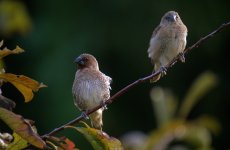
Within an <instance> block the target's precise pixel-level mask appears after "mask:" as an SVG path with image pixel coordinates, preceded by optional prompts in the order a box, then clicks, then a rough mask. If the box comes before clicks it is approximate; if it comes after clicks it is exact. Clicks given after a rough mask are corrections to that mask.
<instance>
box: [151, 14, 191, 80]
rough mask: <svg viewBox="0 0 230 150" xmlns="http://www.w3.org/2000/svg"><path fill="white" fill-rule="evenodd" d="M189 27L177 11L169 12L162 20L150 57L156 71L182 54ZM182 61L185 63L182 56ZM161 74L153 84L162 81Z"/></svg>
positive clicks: (154, 33) (156, 29) (153, 35)
mask: <svg viewBox="0 0 230 150" xmlns="http://www.w3.org/2000/svg"><path fill="white" fill-rule="evenodd" d="M186 36H187V27H186V26H185V25H184V24H183V22H182V20H181V18H180V16H179V15H178V13H177V12H175V11H169V12H167V13H165V15H164V16H163V17H162V18H161V22H160V24H159V25H158V26H157V27H156V28H155V30H154V31H153V34H152V37H151V40H150V43H149V48H148V57H149V58H151V61H152V63H153V64H154V71H156V70H158V69H159V68H160V67H163V66H165V65H167V64H168V63H169V62H170V61H171V60H172V59H173V58H174V57H176V56H177V55H178V54H179V53H182V52H183V51H184V49H185V46H186ZM180 60H181V61H182V62H184V61H185V59H184V56H183V55H181V57H180ZM160 77H161V74H159V75H158V76H157V77H154V78H153V79H152V80H151V82H156V81H158V80H159V79H160Z"/></svg>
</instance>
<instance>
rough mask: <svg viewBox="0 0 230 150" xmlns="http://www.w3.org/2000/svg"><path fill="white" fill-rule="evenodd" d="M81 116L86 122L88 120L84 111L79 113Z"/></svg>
mask: <svg viewBox="0 0 230 150" xmlns="http://www.w3.org/2000/svg"><path fill="white" fill-rule="evenodd" d="M81 116H82V117H83V118H84V119H86V120H88V119H89V116H88V115H87V113H86V111H83V112H82V113H81Z"/></svg>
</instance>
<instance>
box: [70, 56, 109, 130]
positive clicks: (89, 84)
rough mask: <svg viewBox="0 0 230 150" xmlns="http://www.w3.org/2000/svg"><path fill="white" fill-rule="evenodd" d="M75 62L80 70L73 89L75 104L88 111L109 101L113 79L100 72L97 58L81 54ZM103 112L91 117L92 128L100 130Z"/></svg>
mask: <svg viewBox="0 0 230 150" xmlns="http://www.w3.org/2000/svg"><path fill="white" fill-rule="evenodd" d="M75 62H76V63H77V66H78V70H77V72H76V75H75V79H74V82H73V87H72V93H73V98H74V104H75V105H76V106H77V107H78V108H79V109H80V110H81V111H88V110H90V109H92V108H94V107H96V106H97V105H100V104H101V103H103V102H104V101H106V100H107V99H109V97H110V89H111V87H110V83H111V80H112V79H111V78H110V77H108V76H106V75H105V74H103V73H102V72H101V71H100V70H99V66H98V62H97V60H96V58H95V57H94V56H92V55H90V54H81V55H80V56H79V57H77V58H76V59H75ZM103 110H104V108H101V109H99V110H97V111H95V112H94V113H92V114H90V115H89V117H90V119H91V124H92V126H93V127H94V128H97V129H100V130H102V124H103V122H102V112H103Z"/></svg>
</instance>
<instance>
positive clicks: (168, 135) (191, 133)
mask: <svg viewBox="0 0 230 150" xmlns="http://www.w3.org/2000/svg"><path fill="white" fill-rule="evenodd" d="M216 85H217V77H216V75H214V74H213V73H212V72H210V71H207V72H204V73H203V74H201V75H200V76H199V77H198V78H197V79H196V80H195V81H194V83H193V84H192V86H191V88H190V90H189V91H188V93H187V95H186V97H185V99H183V100H182V104H181V105H180V107H178V103H177V100H176V98H175V96H173V94H172V93H171V92H169V90H168V89H163V88H160V87H155V88H153V89H152V91H151V98H152V102H153V107H154V110H155V115H156V118H157V124H158V128H157V129H154V130H153V131H152V132H151V133H150V134H149V135H148V137H145V139H146V140H145V141H143V142H142V144H139V146H136V145H128V146H126V142H127V141H125V142H124V145H125V146H126V149H127V150H150V149H151V150H166V149H167V150H171V149H174V148H175V149H176V147H181V148H182V147H184V149H190V148H191V149H193V150H212V149H213V147H212V133H215V134H217V133H219V132H220V124H219V123H218V121H217V120H216V119H214V118H213V117H208V116H201V117H198V118H196V119H192V120H189V119H188V118H187V115H188V114H189V113H190V112H191V110H192V108H193V107H194V106H195V104H196V103H198V101H199V100H201V97H202V96H204V94H205V93H207V92H210V90H212V89H213V88H214V87H216ZM188 97H189V98H188ZM171 106H173V108H172V107H171ZM175 108H177V109H175ZM184 108H186V111H184ZM177 110H179V114H177V112H176V111H177ZM133 136H135V135H133ZM129 138H130V140H132V139H133V137H129Z"/></svg>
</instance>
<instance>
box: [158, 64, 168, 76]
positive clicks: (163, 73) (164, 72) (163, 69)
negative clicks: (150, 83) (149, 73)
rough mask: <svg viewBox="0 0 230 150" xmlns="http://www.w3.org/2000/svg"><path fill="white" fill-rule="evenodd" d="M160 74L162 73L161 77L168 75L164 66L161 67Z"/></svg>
mask: <svg viewBox="0 0 230 150" xmlns="http://www.w3.org/2000/svg"><path fill="white" fill-rule="evenodd" d="M160 72H161V76H162V77H163V76H165V75H166V74H167V69H166V68H165V67H164V66H161V67H160Z"/></svg>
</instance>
